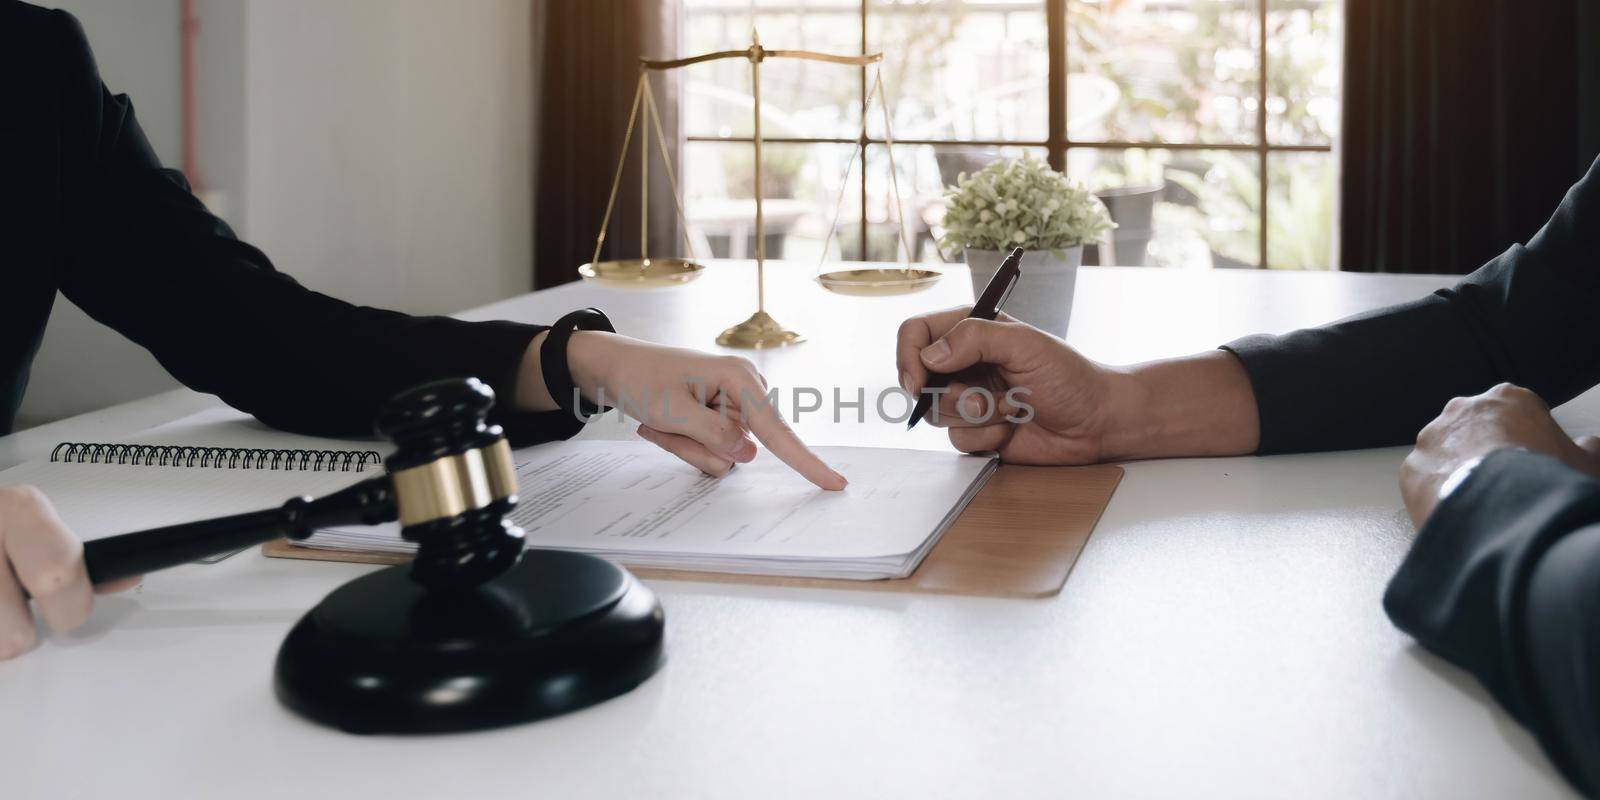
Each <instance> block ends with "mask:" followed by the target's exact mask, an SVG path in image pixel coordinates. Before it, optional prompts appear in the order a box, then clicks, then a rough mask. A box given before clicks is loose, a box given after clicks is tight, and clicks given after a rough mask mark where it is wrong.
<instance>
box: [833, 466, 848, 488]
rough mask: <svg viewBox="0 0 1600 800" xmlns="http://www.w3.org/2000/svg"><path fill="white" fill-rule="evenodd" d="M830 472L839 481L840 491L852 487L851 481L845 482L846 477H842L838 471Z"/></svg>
mask: <svg viewBox="0 0 1600 800" xmlns="http://www.w3.org/2000/svg"><path fill="white" fill-rule="evenodd" d="M829 472H832V473H833V477H834V478H835V479H837V480H838V481H839V488H840V489H843V488H844V487H846V486H849V485H850V481H848V480H845V477H844V476H843V475H840V474H839V473H838V471H837V470H829Z"/></svg>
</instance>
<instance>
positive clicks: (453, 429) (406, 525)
mask: <svg viewBox="0 0 1600 800" xmlns="http://www.w3.org/2000/svg"><path fill="white" fill-rule="evenodd" d="M493 407H494V390H493V389H490V388H489V387H488V386H487V385H485V384H484V383H483V382H482V381H479V380H478V379H477V378H455V379H449V380H441V381H435V382H433V383H429V384H424V385H422V386H418V387H416V388H414V389H410V390H408V391H406V392H403V393H401V394H399V395H396V396H395V397H394V398H393V399H391V400H390V401H389V402H387V403H385V404H384V406H383V408H382V409H381V410H380V411H379V412H378V420H377V429H378V433H380V434H382V435H383V436H385V437H387V438H389V439H390V440H392V441H393V442H394V443H395V446H396V449H395V452H394V455H391V456H389V458H388V459H387V460H386V461H385V462H384V466H385V467H386V468H387V470H388V472H389V475H390V478H391V480H392V481H393V483H394V495H395V501H396V505H397V507H398V510H399V516H400V532H401V536H403V537H404V538H405V539H407V540H408V541H412V542H416V544H417V556H416V558H415V559H414V560H413V561H412V562H411V578H412V580H414V581H416V582H417V583H420V584H422V585H424V586H427V587H428V588H430V589H447V588H452V587H457V588H465V587H471V586H477V585H478V584H481V583H483V582H485V581H487V580H489V579H491V578H494V577H495V576H497V575H500V574H502V573H504V572H505V571H506V570H509V569H511V568H512V567H513V566H516V564H517V561H518V560H519V559H520V558H521V557H522V549H523V534H522V529H521V528H518V527H517V526H515V525H513V524H512V523H511V522H510V521H509V520H507V519H506V518H505V516H506V514H508V513H510V511H511V509H512V508H513V507H514V506H515V505H516V503H517V475H516V468H515V465H514V464H513V463H512V461H511V447H510V445H508V444H507V443H506V440H505V436H504V435H503V434H502V432H501V430H500V427H499V426H491V425H488V424H487V423H486V422H485V417H486V416H487V415H488V413H489V409H491V408H493Z"/></svg>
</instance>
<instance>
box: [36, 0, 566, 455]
mask: <svg viewBox="0 0 1600 800" xmlns="http://www.w3.org/2000/svg"><path fill="white" fill-rule="evenodd" d="M59 4H60V5H61V6H62V7H64V8H67V9H68V10H69V11H72V12H73V13H74V14H76V15H78V17H79V18H80V19H81V20H82V21H83V23H84V27H85V28H86V29H87V31H88V33H89V39H90V42H91V43H92V44H93V45H94V48H95V52H96V55H97V56H98V58H99V62H100V67H101V72H102V74H103V76H104V77H105V79H106V81H107V83H108V84H109V85H110V86H111V87H112V90H113V91H117V92H127V93H128V94H130V95H131V96H132V97H133V99H134V101H135V103H136V105H137V108H138V111H139V117H140V121H141V123H142V124H143V126H144V128H145V131H146V133H147V134H148V135H149V136H150V138H151V141H152V143H153V144H154V145H155V147H156V150H157V153H158V154H159V155H160V156H161V158H162V160H163V161H164V162H166V163H167V164H168V165H174V166H175V165H177V162H178V160H179V157H180V153H181V141H180V134H179V124H180V123H179V115H180V99H179V88H178V87H179V72H178V70H179V39H178V2H177V0H73V1H71V2H60V3H59ZM196 7H197V11H198V13H199V15H200V18H201V34H200V46H199V59H198V60H199V65H200V74H199V80H198V82H197V84H198V85H197V92H198V95H199V97H200V103H199V117H198V119H199V137H198V138H199V152H200V165H201V171H202V175H201V176H200V177H201V178H203V179H204V180H205V181H206V183H207V184H208V188H210V189H212V190H214V191H215V192H216V194H215V195H214V196H211V197H209V198H208V202H211V203H212V207H213V210H215V211H218V212H219V213H220V214H221V215H222V216H223V217H224V218H225V219H227V220H228V222H229V223H230V224H231V225H233V227H234V228H235V230H236V231H238V232H239V234H240V235H241V236H242V237H244V238H246V239H247V240H248V241H250V242H252V243H253V244H255V245H257V246H258V247H260V248H261V249H262V250H263V251H265V252H266V253H267V255H268V257H269V258H271V259H272V261H273V263H274V264H275V265H276V266H277V267H278V269H279V270H281V271H283V272H286V273H288V274H290V275H293V276H294V277H295V278H296V279H298V280H300V281H301V282H302V283H305V284H307V285H308V286H310V287H312V288H314V289H317V290H319V291H323V292H327V293H329V294H333V295H335V296H338V297H341V298H344V299H347V300H350V301H352V302H357V303H362V304H366V305H378V306H385V307H390V308H397V309H400V310H404V311H409V312H413V313H447V312H451V311H456V310H460V309H463V308H467V307H469V306H473V305H479V304H482V303H486V302H489V301H491V300H495V299H498V298H501V297H506V296H509V295H512V294H516V293H519V292H524V291H527V290H528V289H529V288H531V285H532V277H531V273H532V235H531V219H532V215H533V201H532V198H533V193H532V181H533V152H532V151H533V147H532V122H533V121H532V116H533V99H532V98H533V91H534V89H535V81H534V78H533V69H532V68H533V64H532V63H531V58H532V52H533V49H534V48H533V47H532V45H531V38H532V37H531V33H530V31H531V24H532V22H531V20H530V14H531V4H530V3H528V2H526V1H525V0H473V2H462V3H456V2H450V3H445V2H432V1H430V0H341V2H326V1H325V0H199V2H197V4H196ZM173 385H175V384H174V383H173V382H172V379H171V378H170V377H168V376H167V375H166V374H165V372H163V371H161V369H160V367H159V365H157V364H156V363H155V361H154V359H153V358H152V357H151V356H150V355H149V354H148V353H146V352H145V351H144V350H142V349H140V348H138V347H137V346H134V345H132V344H129V343H128V342H126V341H125V340H122V339H121V338H120V337H118V336H117V335H116V334H114V333H112V332H110V331H108V330H106V329H104V328H102V327H100V326H99V325H97V324H95V323H94V322H93V321H91V320H89V319H87V317H85V316H84V315H83V314H82V313H81V312H79V311H78V310H77V309H76V308H73V307H72V306H71V304H70V303H68V302H66V301H65V300H64V299H59V298H58V301H57V304H56V310H55V313H54V314H53V315H52V319H51V323H50V327H49V329H48V330H47V332H46V336H45V343H44V346H43V348H42V350H41V353H40V357H39V359H38V360H37V361H36V362H35V368H34V373H33V378H32V380H31V382H30V385H29V390H28V394H27V396H26V397H25V398H24V400H23V407H22V411H21V416H20V417H19V423H20V424H21V425H28V424H36V423H38V422H43V421H47V420H50V419H56V418H59V417H63V416H68V415H71V414H76V413H81V412H83V411H87V410H91V409H94V408H99V407H102V406H105V405H111V404H114V403H117V402H122V401H124V400H128V399H133V398H136V397H142V396H145V395H148V394H152V393H154V392H157V391H161V390H164V389H166V388H170V387H171V386H173Z"/></svg>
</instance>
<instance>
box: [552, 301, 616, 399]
mask: <svg viewBox="0 0 1600 800" xmlns="http://www.w3.org/2000/svg"><path fill="white" fill-rule="evenodd" d="M573 331H605V332H607V333H616V332H617V329H616V326H614V325H612V324H611V318H610V317H607V316H606V314H605V312H604V311H601V310H600V309H598V308H580V309H578V310H577V311H574V312H572V313H570V314H568V315H566V316H564V317H562V318H561V319H558V320H556V324H554V325H551V326H550V333H549V335H547V336H545V337H544V344H542V345H540V346H539V371H540V372H542V373H544V388H545V389H548V390H549V391H550V398H551V399H553V400H555V401H556V405H557V406H559V407H560V408H561V410H562V411H565V412H567V413H569V414H572V415H573V416H575V417H577V418H578V419H581V420H584V421H586V422H587V421H588V420H589V418H590V417H594V416H596V415H599V414H604V413H605V412H607V411H609V410H610V409H608V408H605V407H603V406H599V405H596V404H594V403H591V402H589V401H588V400H585V399H583V397H582V396H581V395H580V394H579V393H578V390H577V385H576V384H574V383H573V382H572V368H571V367H570V366H569V365H568V364H567V342H568V341H570V340H571V339H572V332H573ZM574 403H576V405H574Z"/></svg>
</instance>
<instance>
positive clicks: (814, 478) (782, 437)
mask: <svg viewBox="0 0 1600 800" xmlns="http://www.w3.org/2000/svg"><path fill="white" fill-rule="evenodd" d="M745 411H746V412H747V413H745V414H744V415H743V416H744V417H745V424H746V425H748V426H750V432H751V433H753V434H755V437H756V439H758V440H760V442H761V443H762V444H764V445H766V447H767V449H768V450H769V451H771V452H772V454H773V455H775V456H777V457H778V460H779V461H782V462H783V463H785V464H788V465H789V468H790V469H793V470H794V471H795V472H798V473H800V474H801V475H803V476H805V479H806V480H808V481H811V482H812V483H814V484H816V485H817V486H819V487H821V488H823V489H828V490H830V491H835V492H836V491H839V490H840V489H843V488H844V487H845V486H846V485H847V484H848V483H849V481H847V480H845V478H844V476H843V475H840V474H839V473H837V472H834V471H833V468H832V467H829V466H828V465H827V464H825V463H823V461H822V459H820V458H818V457H817V454H816V453H813V452H811V448H809V447H806V443H805V442H802V441H800V437H799V436H798V435H796V434H795V432H794V429H793V428H791V427H789V423H788V422H787V421H785V420H784V418H783V414H782V413H781V412H779V411H778V407H777V404H772V405H768V406H766V407H765V408H759V409H745Z"/></svg>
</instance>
